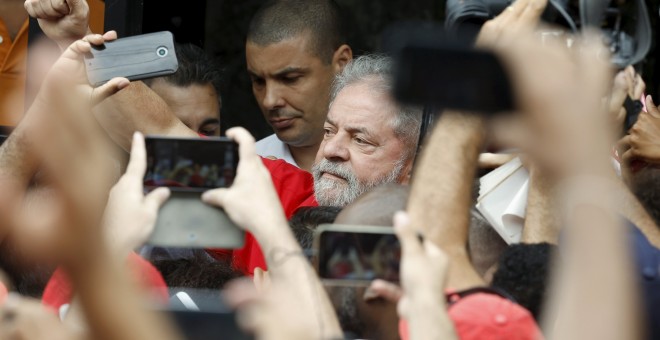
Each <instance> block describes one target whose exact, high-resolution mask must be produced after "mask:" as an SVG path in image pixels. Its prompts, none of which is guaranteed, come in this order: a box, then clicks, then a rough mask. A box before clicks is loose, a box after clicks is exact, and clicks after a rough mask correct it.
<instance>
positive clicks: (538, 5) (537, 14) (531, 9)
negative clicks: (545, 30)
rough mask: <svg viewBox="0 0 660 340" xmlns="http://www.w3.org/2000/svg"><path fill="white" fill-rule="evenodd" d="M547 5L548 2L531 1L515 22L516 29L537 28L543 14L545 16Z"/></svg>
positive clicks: (543, 0) (544, 0)
mask: <svg viewBox="0 0 660 340" xmlns="http://www.w3.org/2000/svg"><path fill="white" fill-rule="evenodd" d="M547 4H548V0H530V1H529V2H528V3H527V6H526V7H525V9H524V10H523V11H522V13H521V14H520V16H519V17H518V19H517V20H516V21H515V22H514V27H515V29H521V28H522V27H530V28H533V27H536V25H537V24H538V23H539V21H540V20H541V14H543V11H544V10H545V7H546V6H547Z"/></svg>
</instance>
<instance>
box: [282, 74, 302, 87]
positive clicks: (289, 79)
mask: <svg viewBox="0 0 660 340" xmlns="http://www.w3.org/2000/svg"><path fill="white" fill-rule="evenodd" d="M300 78H302V76H286V77H282V82H283V83H285V84H288V85H293V84H295V83H297V82H298V80H300Z"/></svg>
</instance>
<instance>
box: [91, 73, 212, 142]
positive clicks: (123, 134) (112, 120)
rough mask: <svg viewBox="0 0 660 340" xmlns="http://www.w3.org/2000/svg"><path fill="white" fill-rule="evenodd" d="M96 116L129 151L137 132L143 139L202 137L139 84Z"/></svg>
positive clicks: (110, 101)
mask: <svg viewBox="0 0 660 340" xmlns="http://www.w3.org/2000/svg"><path fill="white" fill-rule="evenodd" d="M95 115H96V118H97V119H98V121H99V122H100V123H101V125H102V126H103V127H104V128H105V130H106V131H107V132H108V133H109V134H110V136H111V138H112V139H113V140H114V142H115V143H117V144H118V145H119V146H121V147H122V148H123V149H124V150H127V151H128V150H130V145H131V140H132V138H133V133H135V131H140V132H142V133H143V134H144V135H161V136H173V137H199V135H198V134H197V133H196V132H195V131H193V130H191V129H189V128H188V127H187V126H186V125H185V124H183V122H181V120H180V119H178V118H177V117H176V115H174V113H173V112H172V111H171V110H170V108H169V106H167V103H165V101H163V99H162V98H160V97H159V96H158V95H157V94H156V93H155V92H154V91H152V90H151V89H150V88H149V87H148V86H147V85H145V84H144V83H143V82H139V81H138V82H132V83H131V84H130V85H129V86H128V87H127V88H125V89H123V90H121V91H119V92H118V93H116V94H114V95H113V96H110V97H109V98H107V99H106V100H104V101H103V102H102V103H101V104H99V105H97V107H96V108H95Z"/></svg>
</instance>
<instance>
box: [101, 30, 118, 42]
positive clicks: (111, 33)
mask: <svg viewBox="0 0 660 340" xmlns="http://www.w3.org/2000/svg"><path fill="white" fill-rule="evenodd" d="M103 39H104V40H105V41H112V40H116V39H117V32H116V31H107V32H105V34H103Z"/></svg>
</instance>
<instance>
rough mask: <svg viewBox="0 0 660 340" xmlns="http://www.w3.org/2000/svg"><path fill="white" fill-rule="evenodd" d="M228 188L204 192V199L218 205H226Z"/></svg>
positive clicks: (207, 202)
mask: <svg viewBox="0 0 660 340" xmlns="http://www.w3.org/2000/svg"><path fill="white" fill-rule="evenodd" d="M227 190H228V189H227V188H218V189H213V190H209V191H207V192H205V193H204V194H202V201H203V202H204V203H206V204H210V205H213V206H216V207H220V208H222V207H224V200H225V196H226V195H227Z"/></svg>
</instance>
